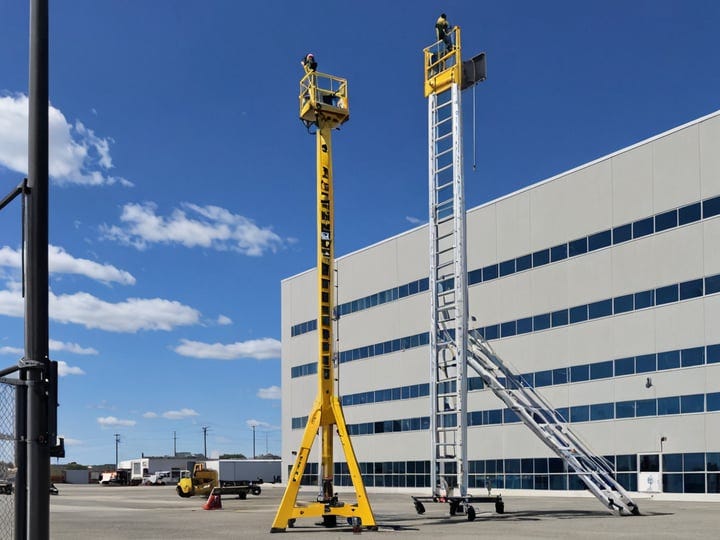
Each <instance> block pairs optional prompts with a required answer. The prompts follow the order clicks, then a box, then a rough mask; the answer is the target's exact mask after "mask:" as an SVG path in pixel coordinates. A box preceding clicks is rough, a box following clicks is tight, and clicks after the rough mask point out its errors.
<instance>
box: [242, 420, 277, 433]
mask: <svg viewBox="0 0 720 540" xmlns="http://www.w3.org/2000/svg"><path fill="white" fill-rule="evenodd" d="M245 423H246V424H247V425H248V426H249V427H256V428H258V427H259V428H263V429H266V430H268V429H276V428H275V426H273V425H272V424H268V423H267V422H261V421H260V420H255V419H254V418H251V419H250V420H245Z"/></svg>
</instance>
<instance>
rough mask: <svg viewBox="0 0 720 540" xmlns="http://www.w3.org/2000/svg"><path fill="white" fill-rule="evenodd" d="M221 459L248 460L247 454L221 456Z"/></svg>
mask: <svg viewBox="0 0 720 540" xmlns="http://www.w3.org/2000/svg"><path fill="white" fill-rule="evenodd" d="M220 459H247V458H246V457H245V454H221V455H220Z"/></svg>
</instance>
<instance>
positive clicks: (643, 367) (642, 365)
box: [635, 354, 657, 373]
mask: <svg viewBox="0 0 720 540" xmlns="http://www.w3.org/2000/svg"><path fill="white" fill-rule="evenodd" d="M656 369H657V363H656V361H655V355H654V354H642V355H640V356H637V357H635V373H647V372H649V371H655V370H656Z"/></svg>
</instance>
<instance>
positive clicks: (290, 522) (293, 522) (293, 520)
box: [288, 518, 295, 528]
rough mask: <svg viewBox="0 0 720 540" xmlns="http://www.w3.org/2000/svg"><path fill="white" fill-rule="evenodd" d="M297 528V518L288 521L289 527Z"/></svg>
mask: <svg viewBox="0 0 720 540" xmlns="http://www.w3.org/2000/svg"><path fill="white" fill-rule="evenodd" d="M294 526H295V518H291V519H288V527H290V528H293V527H294Z"/></svg>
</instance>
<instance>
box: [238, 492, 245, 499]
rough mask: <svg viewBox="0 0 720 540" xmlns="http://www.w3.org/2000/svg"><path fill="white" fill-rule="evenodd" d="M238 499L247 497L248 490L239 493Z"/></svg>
mask: <svg viewBox="0 0 720 540" xmlns="http://www.w3.org/2000/svg"><path fill="white" fill-rule="evenodd" d="M238 499H243V500H245V499H247V492H245V491H241V492H240V493H238Z"/></svg>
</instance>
